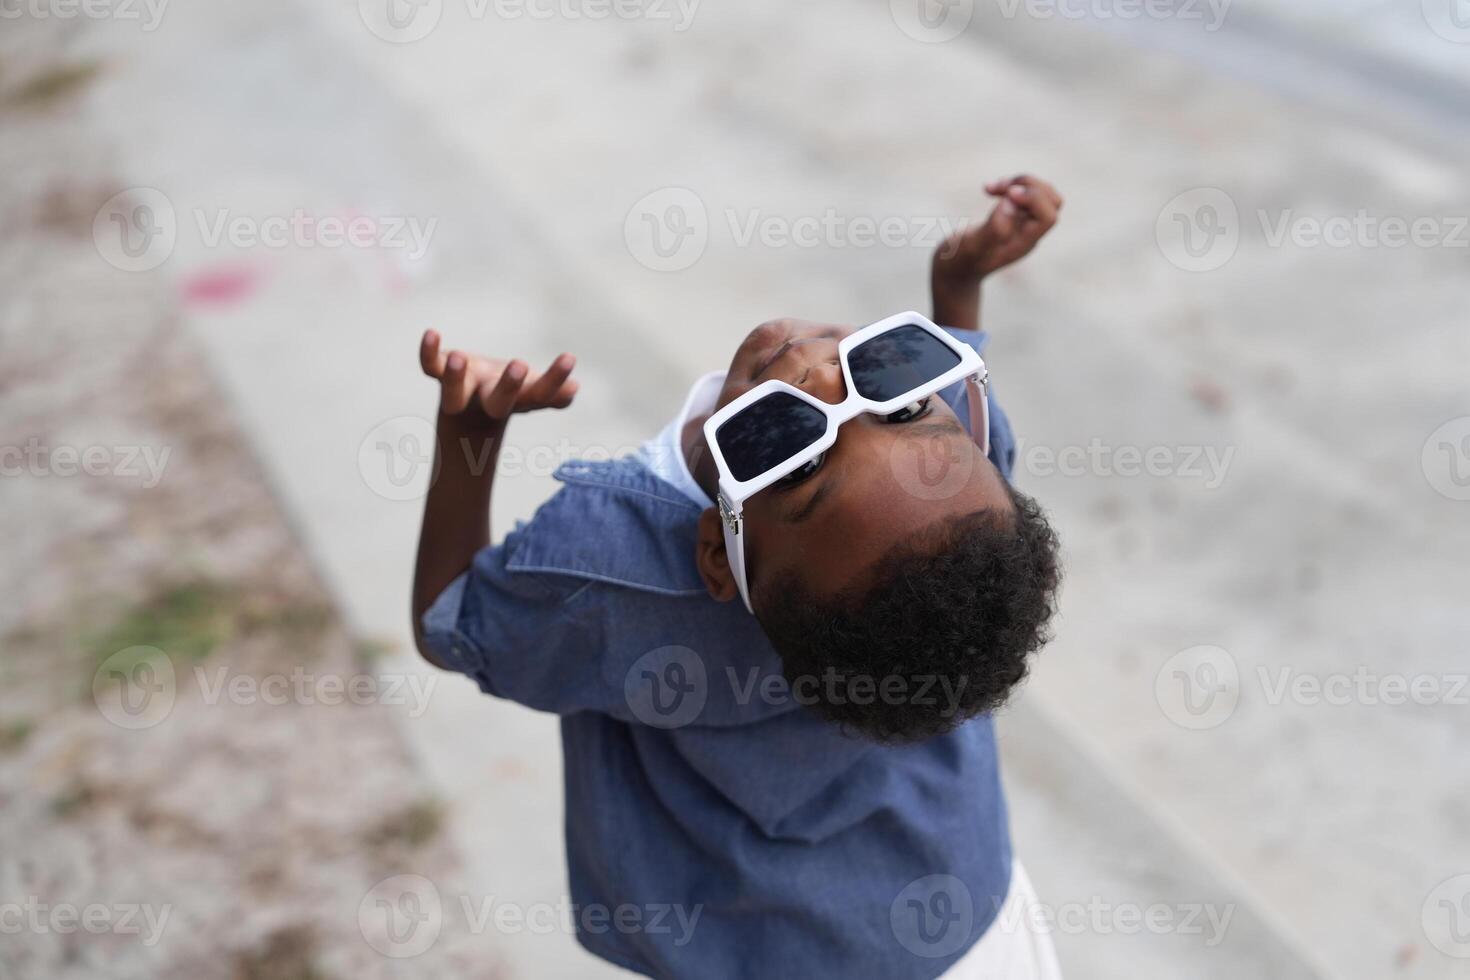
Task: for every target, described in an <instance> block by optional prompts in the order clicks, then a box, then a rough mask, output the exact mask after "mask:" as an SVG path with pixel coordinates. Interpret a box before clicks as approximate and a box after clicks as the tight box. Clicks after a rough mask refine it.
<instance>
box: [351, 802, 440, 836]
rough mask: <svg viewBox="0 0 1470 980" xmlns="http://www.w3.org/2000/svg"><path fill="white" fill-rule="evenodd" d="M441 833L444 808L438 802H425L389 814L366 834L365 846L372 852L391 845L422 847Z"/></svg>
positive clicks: (411, 804) (412, 804)
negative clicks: (371, 849)
mask: <svg viewBox="0 0 1470 980" xmlns="http://www.w3.org/2000/svg"><path fill="white" fill-rule="evenodd" d="M443 829H444V805H443V804H442V803H440V802H439V801H438V800H434V799H425V800H420V801H419V802H417V803H410V804H409V805H408V806H406V807H404V808H403V809H402V810H399V811H398V812H396V813H393V814H390V815H389V816H388V817H387V818H386V819H384V820H383V821H382V822H381V823H379V824H378V825H377V826H376V827H374V828H373V829H372V831H371V832H369V834H368V835H367V843H368V844H369V846H371V847H374V848H381V847H387V846H389V845H391V844H406V845H408V846H409V847H423V846H424V845H425V844H427V843H429V841H431V840H433V839H434V838H435V837H437V836H439V833H440V831H442V830H443Z"/></svg>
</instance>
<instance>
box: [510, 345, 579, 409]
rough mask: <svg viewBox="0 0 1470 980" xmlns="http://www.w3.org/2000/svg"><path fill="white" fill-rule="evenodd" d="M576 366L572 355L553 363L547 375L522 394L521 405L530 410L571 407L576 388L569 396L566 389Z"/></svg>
mask: <svg viewBox="0 0 1470 980" xmlns="http://www.w3.org/2000/svg"><path fill="white" fill-rule="evenodd" d="M576 366H577V359H576V358H575V357H573V356H572V355H570V354H562V355H561V356H560V357H558V358H557V359H556V360H554V361H552V362H551V367H549V368H547V369H546V373H545V374H543V375H541V377H539V378H537V379H536V380H535V381H534V382H532V383H531V385H529V386H528V387H527V388H526V390H525V391H524V392H523V393H522V395H521V398H520V403H521V405H522V406H523V407H528V408H541V407H554V408H565V407H566V406H567V405H570V404H571V402H572V395H575V394H576V388H575V387H574V388H573V389H572V391H571V393H570V394H567V393H566V392H565V391H564V389H565V388H566V386H567V385H568V384H569V383H570V380H569V379H570V378H571V376H572V369H573V368H575V367H576Z"/></svg>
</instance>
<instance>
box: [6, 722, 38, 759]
mask: <svg viewBox="0 0 1470 980" xmlns="http://www.w3.org/2000/svg"><path fill="white" fill-rule="evenodd" d="M35 730H36V723H35V722H33V721H31V720H30V719H29V718H16V719H13V720H11V721H7V722H4V723H3V724H0V752H14V751H15V750H16V749H18V748H20V747H21V746H22V745H25V744H26V739H28V738H30V737H31V733H32V732H34V731H35Z"/></svg>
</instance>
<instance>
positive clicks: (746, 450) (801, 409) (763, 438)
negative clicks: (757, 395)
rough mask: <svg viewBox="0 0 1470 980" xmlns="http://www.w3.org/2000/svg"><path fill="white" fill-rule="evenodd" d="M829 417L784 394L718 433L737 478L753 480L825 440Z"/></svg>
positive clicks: (769, 398)
mask: <svg viewBox="0 0 1470 980" xmlns="http://www.w3.org/2000/svg"><path fill="white" fill-rule="evenodd" d="M826 431H827V416H825V415H823V414H822V413H821V412H820V411H819V410H818V409H816V408H813V407H812V406H811V405H808V404H807V403H806V402H804V401H802V400H801V399H800V398H797V397H796V396H794V395H789V394H787V393H786V392H784V391H778V392H776V393H774V394H771V395H767V396H766V397H765V398H762V399H761V400H760V401H758V402H756V403H755V404H754V405H751V406H750V407H749V408H747V409H746V410H745V411H743V412H741V413H740V414H739V415H736V416H735V417H734V418H732V419H730V420H728V421H727V422H725V424H724V425H722V426H720V427H719V428H718V429H716V430H715V440H716V441H717V442H719V444H720V452H722V453H724V454H725V463H726V464H727V465H728V466H729V467H730V473H731V475H733V476H734V477H735V479H737V480H739V481H740V482H742V483H744V482H745V481H746V480H753V479H755V478H756V477H758V476H760V475H761V474H762V473H765V472H766V471H767V470H770V469H771V468H773V467H774V466H776V465H777V464H779V463H781V462H783V461H784V460H787V459H790V458H791V457H792V456H794V455H796V454H797V453H799V452H801V451H802V450H803V449H805V448H807V447H808V446H810V445H811V444H812V443H814V442H816V441H817V440H818V439H820V438H822V434H823V433H824V432H826Z"/></svg>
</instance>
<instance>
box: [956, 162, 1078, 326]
mask: <svg viewBox="0 0 1470 980" xmlns="http://www.w3.org/2000/svg"><path fill="white" fill-rule="evenodd" d="M985 192H986V193H987V194H989V195H990V196H991V197H997V198H1000V200H999V202H998V203H997V204H996V206H995V208H994V210H992V211H991V212H990V217H989V218H987V219H986V220H985V222H984V223H982V224H977V225H971V226H969V227H967V228H963V229H961V230H959V231H957V232H955V233H954V234H953V235H951V236H950V237H949V238H948V239H946V240H945V242H944V244H942V245H940V246H939V249H938V251H936V252H935V253H934V263H933V266H932V267H931V269H930V274H929V286H930V289H931V291H932V293H933V296H934V322H935V323H938V324H940V325H942V326H946V327H954V328H956V329H959V330H979V329H980V284H981V282H982V281H984V279H985V277H986V276H988V275H990V274H991V273H992V272H995V271H997V270H999V269H1003V268H1005V267H1006V266H1008V265H1010V264H1011V263H1013V262H1015V261H1017V260H1019V259H1021V258H1024V257H1025V256H1026V255H1027V254H1029V253H1030V252H1031V250H1032V249H1033V248H1035V247H1036V243H1037V242H1039V241H1040V240H1041V238H1042V236H1043V235H1045V234H1046V233H1047V232H1048V231H1050V230H1051V229H1052V226H1053V225H1055V224H1056V223H1057V212H1059V211H1060V210H1061V209H1062V196H1061V195H1060V194H1058V193H1057V192H1056V188H1054V187H1052V186H1051V185H1050V184H1048V183H1047V182H1046V181H1044V180H1040V179H1038V178H1036V177H1031V176H1028V175H1025V174H1023V175H1021V176H1019V177H1011V178H1008V179H1005V180H994V181H991V182H990V183H989V184H986V185H985Z"/></svg>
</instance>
